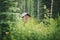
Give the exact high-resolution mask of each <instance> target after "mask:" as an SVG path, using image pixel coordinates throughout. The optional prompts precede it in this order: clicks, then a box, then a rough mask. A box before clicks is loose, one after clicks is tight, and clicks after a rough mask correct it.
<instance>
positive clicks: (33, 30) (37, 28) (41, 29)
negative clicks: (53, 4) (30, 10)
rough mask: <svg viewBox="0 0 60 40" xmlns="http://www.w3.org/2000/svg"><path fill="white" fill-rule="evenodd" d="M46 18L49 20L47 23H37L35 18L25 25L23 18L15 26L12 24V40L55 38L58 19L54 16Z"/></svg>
mask: <svg viewBox="0 0 60 40" xmlns="http://www.w3.org/2000/svg"><path fill="white" fill-rule="evenodd" d="M46 20H47V21H48V22H49V24H47V25H46V24H45V23H44V22H41V23H40V24H37V25H36V24H35V23H36V21H35V20H33V21H32V22H31V23H30V22H28V23H26V25H25V26H24V23H23V22H22V21H21V19H18V21H17V23H16V24H15V26H12V25H13V24H11V25H10V32H11V40H54V39H55V33H56V21H55V20H54V19H53V18H50V19H48V18H47V19H46ZM34 21H35V22H34ZM47 21H46V22H47ZM32 24H33V25H32Z"/></svg>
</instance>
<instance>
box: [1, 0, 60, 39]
mask: <svg viewBox="0 0 60 40" xmlns="http://www.w3.org/2000/svg"><path fill="white" fill-rule="evenodd" d="M24 2H25V3H24ZM44 2H45V1H44ZM47 2H48V1H47ZM39 3H40V4H39ZM56 3H57V2H56ZM48 4H50V1H49V2H48ZM48 4H46V3H45V4H44V3H43V1H42V0H33V1H32V0H28V1H27V0H26V1H24V0H18V1H17V0H0V40H60V16H59V14H58V13H57V12H56V14H58V17H57V18H55V16H54V18H55V19H53V18H51V17H50V16H49V15H50V14H49V13H50V5H48ZM43 6H44V7H45V9H43ZM46 7H47V8H46ZM56 8H57V7H56ZM59 10H60V9H59ZM22 12H28V13H30V14H31V16H32V17H33V18H32V20H29V21H28V22H27V23H24V22H23V21H22V19H21V18H20V13H22ZM58 12H59V11H58ZM53 15H54V14H53ZM40 18H41V19H40ZM38 20H39V21H38ZM5 32H9V34H6V33H5Z"/></svg>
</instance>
